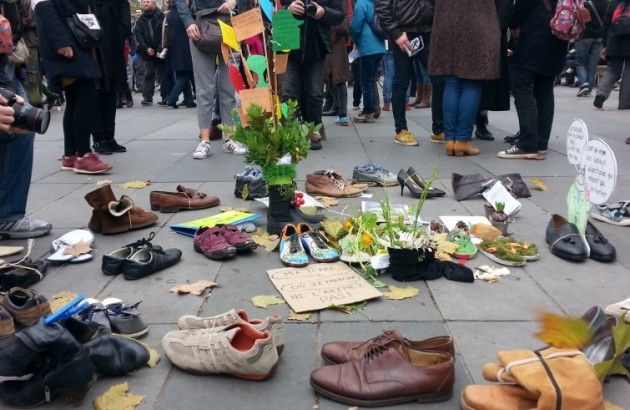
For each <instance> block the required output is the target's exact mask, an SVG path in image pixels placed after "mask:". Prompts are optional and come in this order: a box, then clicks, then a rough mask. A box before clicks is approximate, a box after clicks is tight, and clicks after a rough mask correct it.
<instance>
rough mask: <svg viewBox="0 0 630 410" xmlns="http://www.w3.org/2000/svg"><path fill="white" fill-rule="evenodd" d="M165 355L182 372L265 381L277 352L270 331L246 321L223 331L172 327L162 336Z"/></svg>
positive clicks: (273, 364) (270, 371) (273, 367)
mask: <svg viewBox="0 0 630 410" xmlns="http://www.w3.org/2000/svg"><path fill="white" fill-rule="evenodd" d="M162 348H163V349H164V353H165V354H166V357H168V359H169V360H170V361H171V363H173V364H174V365H175V366H177V367H179V368H180V369H182V370H184V371H188V372H191V373H198V374H227V375H230V376H234V377H238V378H240V379H244V380H252V381H259V380H265V379H267V378H269V377H271V376H272V375H273V373H274V372H275V370H276V367H277V366H278V360H279V357H278V351H277V349H276V346H275V344H274V342H273V337H272V336H271V333H269V332H265V333H261V332H259V331H258V330H256V329H254V328H253V327H252V326H251V325H249V324H236V325H234V326H233V327H232V328H230V329H228V330H226V331H224V332H218V333H216V332H207V331H205V330H196V331H195V330H174V331H172V332H169V333H167V334H166V335H165V336H164V338H163V339H162Z"/></svg>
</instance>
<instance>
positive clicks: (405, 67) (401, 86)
mask: <svg viewBox="0 0 630 410" xmlns="http://www.w3.org/2000/svg"><path fill="white" fill-rule="evenodd" d="M393 53H394V72H395V75H394V88H393V93H392V105H393V113H394V125H395V127H396V133H399V132H400V131H402V130H406V129H407V119H406V118H405V108H406V107H407V89H408V87H409V82H410V81H411V76H412V75H414V71H413V64H412V62H411V59H410V58H409V56H408V55H407V54H406V53H403V52H402V51H401V50H400V48H399V47H398V46H394V50H393Z"/></svg>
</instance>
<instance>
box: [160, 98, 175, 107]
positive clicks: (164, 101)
mask: <svg viewBox="0 0 630 410" xmlns="http://www.w3.org/2000/svg"><path fill="white" fill-rule="evenodd" d="M158 105H168V102H167V101H166V100H162V101H160V102H158ZM175 108H177V107H175Z"/></svg>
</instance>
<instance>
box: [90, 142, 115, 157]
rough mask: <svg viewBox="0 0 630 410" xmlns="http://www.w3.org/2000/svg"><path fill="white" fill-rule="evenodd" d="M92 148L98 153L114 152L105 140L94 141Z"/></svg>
mask: <svg viewBox="0 0 630 410" xmlns="http://www.w3.org/2000/svg"><path fill="white" fill-rule="evenodd" d="M92 148H93V149H94V152H96V153H97V154H99V155H111V154H112V153H113V152H114V151H112V148H111V147H110V146H109V143H108V142H107V141H98V142H95V143H94V145H92Z"/></svg>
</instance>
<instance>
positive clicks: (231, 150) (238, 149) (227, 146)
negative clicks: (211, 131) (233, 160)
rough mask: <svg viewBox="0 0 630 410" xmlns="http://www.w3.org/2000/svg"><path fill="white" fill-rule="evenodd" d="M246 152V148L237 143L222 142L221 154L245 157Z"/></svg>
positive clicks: (231, 141) (232, 141) (230, 141)
mask: <svg viewBox="0 0 630 410" xmlns="http://www.w3.org/2000/svg"><path fill="white" fill-rule="evenodd" d="M247 151H248V150H247V147H246V146H245V145H244V144H241V143H240V142H238V141H234V140H231V139H229V140H225V141H223V152H227V153H228V154H235V155H245V154H247Z"/></svg>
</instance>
